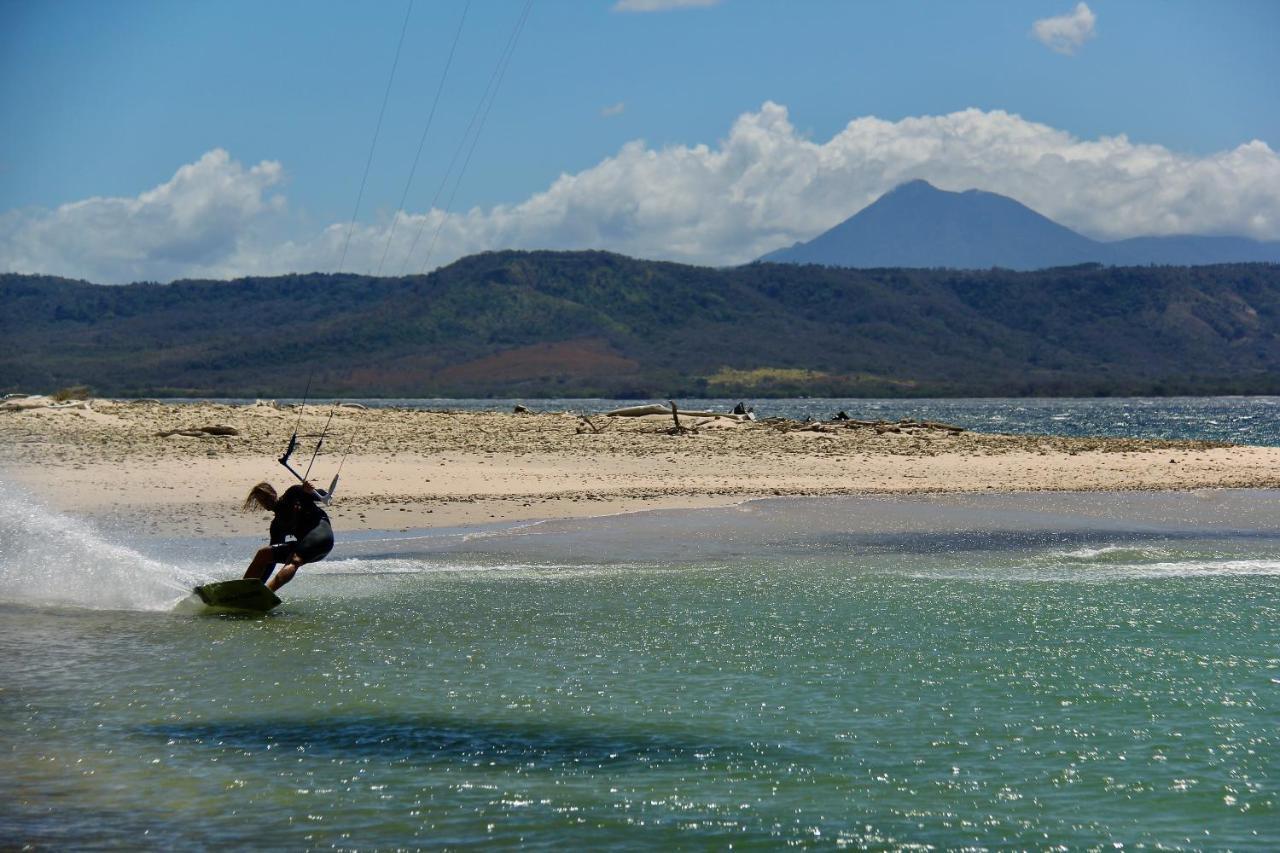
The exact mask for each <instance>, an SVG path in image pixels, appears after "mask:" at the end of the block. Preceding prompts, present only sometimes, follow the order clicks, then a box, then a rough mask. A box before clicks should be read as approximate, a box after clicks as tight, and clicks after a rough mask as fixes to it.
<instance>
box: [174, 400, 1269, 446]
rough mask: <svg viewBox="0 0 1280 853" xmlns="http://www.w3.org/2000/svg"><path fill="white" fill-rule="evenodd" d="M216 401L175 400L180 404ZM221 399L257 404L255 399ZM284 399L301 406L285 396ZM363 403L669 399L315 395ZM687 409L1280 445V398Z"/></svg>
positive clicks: (702, 403)
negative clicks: (342, 397)
mask: <svg viewBox="0 0 1280 853" xmlns="http://www.w3.org/2000/svg"><path fill="white" fill-rule="evenodd" d="M196 399H199V400H202V401H204V400H210V399H213V398H189V397H188V398H175V402H183V401H187V402H190V401H194V400H196ZM217 402H228V403H239V404H244V403H252V402H253V400H252V399H248V398H227V399H219V400H217ZM279 402H280V403H282V404H284V403H298V402H302V401H301V400H298V399H283V398H282V399H281V400H280V401H279ZM336 402H355V403H360V404H362V405H366V406H369V407H372V408H381V407H393V406H395V407H405V408H411V409H433V410H449V411H453V410H461V411H481V412H509V411H511V410H512V409H513V408H514V407H515V406H517V405H523V406H526V407H527V408H530V409H533V410H535V411H546V412H563V411H569V412H582V413H591V412H607V411H610V410H611V409H617V408H621V407H623V406H637V405H642V404H646V403H661V404H665V403H666V402H667V401H666V400H653V399H645V400H641V399H605V398H590V399H582V398H572V397H557V398H550V399H545V398H537V399H529V398H519V399H517V398H514V397H512V398H490V399H436V398H403V399H398V398H397V399H387V398H376V399H364V398H344V399H343V400H341V401H338V400H332V399H322V400H311V401H307V405H310V406H318V407H321V408H323V407H325V406H328V405H331V404H333V403H336ZM676 402H677V405H678V406H679V408H680V409H685V410H689V411H698V410H712V411H720V412H728V411H731V410H732V409H733V407H734V406H735V405H737V404H738V403H740V402H741V403H744V404H745V405H747V406H750V407H751V408H753V409H754V410H755V414H756V415H757V417H760V418H767V417H787V418H796V419H801V420H802V419H804V418H812V419H814V420H827V419H830V418H832V417H833V416H835V415H836V414H837V413H839V412H844V413H845V414H847V415H849V417H852V418H858V419H862V420H891V421H896V420H900V419H902V418H913V419H920V420H931V421H941V422H944V423H950V424H955V425H956V426H962V427H965V428H967V429H973V430H979V431H982V432H994V433H1011V434H1015V435H1063V436H1117V437H1122V438H1196V439H1205V440H1209V441H1228V442H1232V443H1234V444H1254V445H1267V446H1275V445H1280V397H1088V398H1072V397H1052V398H1051V397H1011V398H987V399H919V400H915V399H912V400H904V399H886V400H874V399H844V398H823V397H815V398H809V397H806V398H787V399H765V400H750V399H748V400H742V399H741V398H736V397H735V398H705V399H703V398H682V399H680V400H678V401H676Z"/></svg>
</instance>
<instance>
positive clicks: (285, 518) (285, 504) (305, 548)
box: [271, 484, 333, 563]
mask: <svg viewBox="0 0 1280 853" xmlns="http://www.w3.org/2000/svg"><path fill="white" fill-rule="evenodd" d="M319 501H320V495H318V494H316V493H315V492H312V491H308V490H307V489H304V488H303V487H302V485H301V484H299V485H297V486H290V487H289V488H287V489H285V491H284V494H283V495H281V496H280V498H279V499H278V500H277V501H276V508H275V513H276V517H275V518H273V519H271V554H272V556H274V557H275V560H276V562H277V563H287V562H289V561H290V560H291V559H293V557H294V556H295V555H296V556H299V557H301V558H302V559H303V561H304V562H307V563H314V562H315V561H316V560H322V559H324V557H325V555H327V554H328V553H329V552H330V551H332V550H333V528H332V527H331V526H330V525H329V516H328V515H326V514H325V511H324V510H323V509H321V508H320V504H319ZM287 536H292V537H293V538H294V540H295V541H293V542H286V541H285V537H287Z"/></svg>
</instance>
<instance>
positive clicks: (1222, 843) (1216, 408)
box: [0, 400, 1280, 850]
mask: <svg viewBox="0 0 1280 853" xmlns="http://www.w3.org/2000/svg"><path fill="white" fill-rule="evenodd" d="M450 402H452V401H450ZM488 402H489V403H490V404H492V401H488ZM734 402H736V401H734ZM823 402H825V401H803V403H804V404H809V403H814V404H815V405H818V404H821V403H823ZM864 402H865V401H864ZM916 402H917V403H918V401H916ZM952 402H954V403H955V408H953V409H952V412H953V413H954V412H962V411H970V410H969V409H965V408H964V407H967V406H973V405H975V403H973V401H964V402H963V403H961V402H960V401H952ZM1018 402H1019V404H1026V403H1027V402H1028V401H1018ZM1062 402H1063V401H1054V402H1053V403H1052V404H1050V403H1048V402H1046V403H1045V406H1044V410H1041V409H1039V408H1038V406H1039V402H1038V401H1031V403H1032V406H1031V408H1033V409H1035V410H1036V412H1037V414H1036V417H1039V416H1040V415H1041V414H1042V413H1043V411H1045V410H1052V411H1054V412H1056V413H1059V414H1060V413H1061V412H1062V411H1063V410H1062V409H1060V408H1059V409H1054V408H1053V407H1055V406H1059V405H1061V404H1062ZM1163 402H1164V403H1165V405H1168V401H1163ZM1087 403H1088V406H1089V407H1094V408H1090V409H1089V411H1090V412H1091V413H1092V414H1091V415H1090V416H1091V417H1092V416H1093V415H1096V414H1097V408H1096V407H1095V406H1096V405H1103V406H1106V405H1107V404H1112V405H1120V404H1119V403H1118V402H1117V401H1098V402H1097V403H1095V401H1087ZM527 404H528V403H527ZM1131 404H1132V401H1130V403H1128V404H1124V405H1131ZM797 405H799V402H797ZM902 405H910V404H909V403H903V404H902ZM1079 405H1080V406H1081V407H1082V408H1084V407H1085V403H1080V404H1079ZM1179 405H1182V404H1181V403H1180V404H1179ZM1270 405H1271V402H1270V401H1268V402H1267V403H1266V404H1260V403H1257V402H1254V403H1252V404H1250V405H1244V404H1240V405H1237V402H1236V401H1232V400H1224V401H1205V402H1203V405H1202V406H1201V407H1200V408H1196V407H1193V406H1189V404H1188V407H1187V408H1184V409H1182V410H1181V414H1180V415H1179V416H1178V417H1180V418H1182V420H1181V421H1180V422H1181V423H1183V424H1187V423H1193V422H1200V423H1202V422H1203V420H1204V419H1203V418H1192V417H1190V415H1189V414H1188V411H1198V412H1201V413H1203V414H1212V415H1213V418H1212V419H1222V418H1225V417H1226V416H1225V415H1224V412H1235V413H1236V415H1237V417H1235V418H1234V420H1232V421H1231V422H1234V423H1240V422H1242V419H1241V418H1240V417H1238V415H1240V414H1252V415H1253V416H1254V417H1253V418H1250V419H1248V420H1254V419H1258V418H1261V417H1264V416H1266V414H1267V412H1268V411H1269V407H1270ZM759 408H761V406H760V405H757V409H759ZM848 411H849V414H851V415H854V416H855V417H856V416H859V415H861V416H866V415H867V414H868V412H867V411H866V410H861V411H860V413H859V414H855V413H854V411H853V410H852V409H848ZM979 411H981V410H980V409H979ZM1073 411H1074V410H1073ZM1117 411H1119V410H1117ZM1126 411H1129V412H1130V413H1131V412H1132V411H1134V410H1132V409H1131V410H1126ZM1137 411H1140V412H1144V416H1145V415H1150V414H1151V413H1150V411H1149V410H1142V409H1141V408H1139V409H1137ZM1215 413H1216V414H1215ZM908 414H912V415H913V416H920V415H919V414H918V413H908ZM988 414H990V412H988ZM885 416H888V413H886V415H885ZM903 416H906V414H904V415H903ZM927 416H928V417H937V418H938V419H946V417H947V416H945V415H942V414H940V413H938V414H929V415H927ZM1046 417H1049V418H1052V417H1053V415H1051V414H1049V415H1046ZM1160 417H1161V418H1163V419H1165V420H1166V421H1171V420H1173V415H1172V414H1171V413H1170V412H1167V411H1166V412H1165V413H1164V414H1163V415H1161V416H1160ZM952 419H954V417H953V418H952ZM1151 420H1152V418H1150V417H1147V421H1148V422H1149V421H1151ZM1009 431H1013V430H1012V429H1010V430H1009ZM1187 433H1188V429H1186V428H1184V429H1183V431H1182V432H1180V433H1179V434H1177V435H1174V436H1172V437H1196V436H1198V435H1200V433H1195V432H1194V431H1191V435H1188V434H1187ZM1258 434H1259V435H1261V434H1262V433H1261V432H1259V433H1258ZM1278 520H1280V492H1275V491H1242V490H1207V491H1201V492H1189V493H1169V494H1150V493H1144V494H1130V493H1113V494H1088V495H1079V494H1045V495H1034V494H1032V495H982V496H907V497H866V498H856V497H842V498H824V499H779V500H769V501H753V502H749V503H745V504H742V505H740V506H736V507H730V508H724V509H714V510H702V511H695V512H667V511H663V512H647V513H637V514H632V515H624V516H616V517H611V518H605V519H594V520H592V519H582V520H564V521H551V522H541V523H531V524H506V525H492V526H487V527H475V528H465V529H445V530H421V531H410V532H407V533H394V534H392V533H368V534H363V535H352V534H344V533H343V532H342V531H339V544H338V547H337V548H336V549H335V551H334V553H333V554H332V555H331V557H330V559H328V560H326V561H325V562H323V563H320V564H317V565H315V566H308V567H306V568H304V569H303V570H302V572H300V573H299V576H298V579H297V580H295V581H294V582H293V583H292V584H290V585H289V586H288V587H286V588H285V590H284V595H283V598H284V604H283V605H282V606H281V607H279V608H278V609H277V610H275V611H273V612H272V613H271V614H268V615H265V616H228V615H214V614H210V613H209V612H208V611H205V610H203V609H202V608H200V607H198V606H196V604H195V603H194V602H193V601H192V600H191V597H190V596H189V594H188V590H189V589H190V586H191V585H192V584H194V583H198V582H202V581H205V580H210V579H223V578H227V577H231V576H235V575H237V574H238V573H239V572H240V571H241V570H242V566H243V564H244V562H245V561H246V560H247V558H248V555H249V554H250V552H251V551H252V548H253V547H254V544H255V542H254V541H251V540H247V539H245V540H241V539H226V538H209V539H198V540H190V539H186V540H182V541H177V540H168V539H160V538H155V537H146V536H142V535H132V534H131V533H130V532H129V531H127V530H126V531H120V530H113V531H104V530H102V529H99V528H96V527H94V526H92V525H91V524H89V523H87V522H86V521H84V520H83V519H78V518H74V517H71V516H67V515H63V514H60V513H57V512H54V511H52V510H50V509H49V508H48V507H45V506H42V505H41V504H40V503H39V501H38V500H37V499H36V498H35V497H33V496H32V495H29V494H25V493H23V492H21V491H19V490H17V489H16V488H14V487H13V486H12V485H9V484H6V483H4V482H3V481H0V839H3V842H2V843H0V846H6V847H8V846H14V847H21V846H23V845H27V844H29V845H34V846H36V847H54V848H64V847H72V848H85V847H91V848H102V847H123V848H130V849H139V848H143V849H171V848H174V847H183V848H191V847H215V846H216V847H222V846H229V847H233V848H287V849H304V848H336V849H352V850H354V849H396V848H400V849H404V848H408V849H412V848H422V847H425V848H433V849H435V848H453V847H514V846H523V847H529V848H534V849H539V848H541V849H557V850H558V849H604V848H622V849H667V848H675V849H705V848H717V849H723V848H727V847H729V846H731V845H732V846H734V847H744V846H745V847H753V848H762V847H764V848H773V847H782V846H788V845H791V846H795V845H799V846H814V847H832V846H848V847H853V848H863V847H874V848H887V849H929V848H939V849H943V848H956V847H969V848H974V849H982V848H989V849H1005V848H1011V847H1012V848H1049V847H1061V848H1099V847H1103V846H1106V847H1109V848H1112V849H1115V848H1116V847H1117V845H1122V846H1124V847H1147V848H1155V849H1237V850H1242V849H1254V850H1269V849H1276V848H1277V847H1280V791H1278V790H1277V786H1278V784H1280V782H1278V780H1280V523H1278Z"/></svg>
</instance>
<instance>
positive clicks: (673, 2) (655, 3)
mask: <svg viewBox="0 0 1280 853" xmlns="http://www.w3.org/2000/svg"><path fill="white" fill-rule="evenodd" d="M720 2H721V0H618V2H616V3H614V4H613V11H615V12H666V11H669V10H671V9H690V8H693V7H695V6H716V5H718V4H719V3H720Z"/></svg>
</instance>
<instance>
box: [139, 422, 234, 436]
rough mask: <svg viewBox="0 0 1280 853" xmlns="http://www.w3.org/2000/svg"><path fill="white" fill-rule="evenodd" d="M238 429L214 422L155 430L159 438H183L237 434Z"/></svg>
mask: <svg viewBox="0 0 1280 853" xmlns="http://www.w3.org/2000/svg"><path fill="white" fill-rule="evenodd" d="M239 434H240V430H238V429H236V428H235V427H233V426H225V425H223V424H214V425H212V426H204V427H184V428H182V429H166V430H161V431H160V432H157V433H156V435H157V436H158V437H160V438H170V437H171V436H175V435H180V436H183V437H185V438H213V437H215V436H226V435H239Z"/></svg>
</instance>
